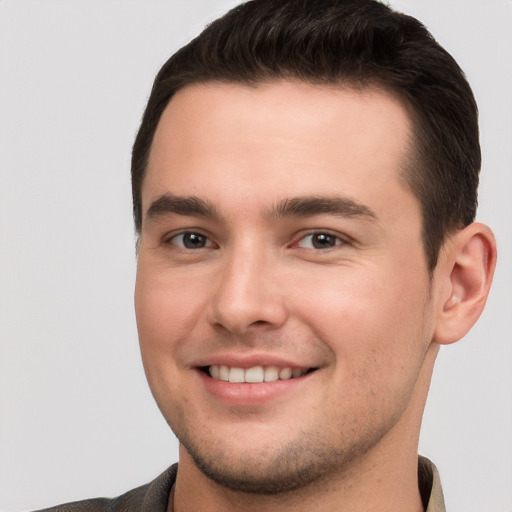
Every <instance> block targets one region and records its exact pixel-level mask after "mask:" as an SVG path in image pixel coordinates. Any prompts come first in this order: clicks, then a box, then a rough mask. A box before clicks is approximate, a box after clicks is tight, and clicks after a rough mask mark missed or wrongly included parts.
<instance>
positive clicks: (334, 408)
mask: <svg viewBox="0 0 512 512" xmlns="http://www.w3.org/2000/svg"><path fill="white" fill-rule="evenodd" d="M476 115H477V114H476V106H475V103H474V100H473V96H472V94H471V91H470V89H469V87H468V85H467V83H466V81H465V79H464V77H463V75H462V73H461V71H460V69H459V68H458V66H457V65H456V63H455V62H454V61H453V59H452V58H451V57H450V56H449V55H448V54H447V53H446V52H445V51H444V50H443V49H442V48H440V47H439V45H437V43H436V42H435V41H434V40H433V39H432V37H431V36H430V35H429V34H428V32H427V31H426V29H425V28H424V27H423V26H422V25H421V24H420V23H419V22H417V21H416V20H414V19H412V18H409V17H407V16H404V15H402V14H397V13H394V12H392V11H391V10H390V9H388V8H387V7H385V6H384V5H382V4H380V3H378V2H374V1H370V0H368V1H366V0H358V1H353V0H350V1H349V0H345V1H342V0H323V1H314V0H304V1H296V0H288V1H285V0H254V1H252V2H248V3H246V4H243V5H241V6H240V7H238V8H236V9H234V10H233V11H231V12H229V13H228V14H227V15H226V16H224V17H223V18H221V19H219V20H217V21H215V22H214V23H212V24H211V25H209V26H208V27H207V28H206V30H205V31H204V32H203V33H202V34H201V35H200V36H199V37H198V38H196V39H195V40H193V41H192V42H191V43H190V44H189V45H187V46H185V47H184V48H182V49H181V50H180V51H178V52H177V53H176V54H175V55H174V56H173V57H171V59H170V60H169V61H168V62H167V63H166V64H165V65H164V67H163V68H162V70H161V71H160V72H159V74H158V76H157V78H156V80H155V84H154V87H153V90H152V93H151V96H150V99H149V102H148V106H147V109H146V112H145V114H144V118H143V121H142V125H141V128H140V131H139V133H138V135H137V139H136V141H135V145H134V151H133V165H132V173H133V196H134V215H135V222H136V227H137V230H138V232H139V234H140V238H139V261H138V274H137V286H136V294H135V302H136V313H137V323H138V328H139V336H140V342H141V350H142V355H143V361H144V365H145V369H146V374H147V376H148V381H149V384H150V387H151V389H152V391H153V394H154V395H155V398H156V400H157V403H158V404H159V406H160V408H161V410H162V412H163V414H164V416H165V417H166V419H167V420H168V422H169V424H170V425H171V427H172V428H173V430H174V431H175V433H176V435H177V437H178V438H179V439H180V441H181V443H182V445H181V449H180V450H181V451H180V460H181V463H182V465H181V466H180V468H187V467H188V468H190V467H195V468H199V469H200V470H201V471H200V473H201V474H203V475H207V477H209V478H210V479H211V480H213V481H215V482H217V483H220V484H222V485H223V486H225V487H228V488H231V489H237V490H242V491H245V492H256V493H260V494H261V493H264V494H265V493H266V494H272V493H281V492H285V491H290V490H293V489H296V488H298V487H301V486H303V485H307V483H308V482H311V481H315V480H317V481H318V480H320V479H322V478H323V481H326V478H327V475H330V476H331V477H332V476H333V475H337V477H339V476H340V475H342V474H345V475H346V474H349V473H350V472H351V471H355V468H356V466H358V465H359V467H361V464H363V460H364V461H365V463H366V464H367V469H368V468H370V467H376V465H378V463H377V459H378V458H379V455H378V454H380V457H382V456H383V454H384V455H385V454H386V453H387V454H389V453H393V454H394V455H393V456H394V457H395V456H398V455H396V451H397V449H398V451H399V452H400V453H408V454H409V456H410V454H411V453H412V454H413V456H415V450H416V448H417V438H418V434H419V424H420V421H421V414H422V409H423V405H424V403H425V399H426V393H427V390H428V384H429V379H430V375H431V371H432V367H433V364H434V360H435V356H436V353H437V346H438V345H437V343H449V342H451V341H455V340H456V339H459V338H460V337H461V336H462V335H463V334H464V333H465V332H466V331H467V330H468V329H469V327H470V326H471V325H472V323H473V322H474V321H475V320H476V318H477V316H478V314H479V312H480V311H481V308H482V307H483V303H484V301H485V296H486V293H487V290H488V285H489V279H490V277H489V276H490V275H491V274H492V268H493V265H494V258H493V254H494V253H493V244H492V237H491V235H489V233H488V231H486V230H485V228H483V227H479V226H478V225H475V224H471V221H472V219H473V216H474V213H475V206H476V185H477V176H478V167H479V158H480V157H479V150H478V130H477V125H476ZM466 225H467V227H465V228H464V226H466ZM291 377H293V378H291ZM276 379H277V380H276ZM262 380H263V382H262ZM384 458H389V457H384ZM192 461H193V463H192ZM413 464H414V461H413ZM368 470H369V469H368ZM413 476H414V475H413Z"/></svg>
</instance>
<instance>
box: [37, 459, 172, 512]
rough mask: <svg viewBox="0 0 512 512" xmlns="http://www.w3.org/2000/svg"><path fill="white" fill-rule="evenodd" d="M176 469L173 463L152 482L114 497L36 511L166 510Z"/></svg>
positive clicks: (75, 502)
mask: <svg viewBox="0 0 512 512" xmlns="http://www.w3.org/2000/svg"><path fill="white" fill-rule="evenodd" d="M177 469H178V465H177V464H174V465H173V466H171V467H170V468H168V469H167V470H166V471H164V472H163V473H162V474H161V475H160V476H158V477H157V478H155V480H153V481H152V482H149V483H148V484H145V485H141V486H140V487H137V488H135V489H132V490H131V491H128V492H126V493H124V494H122V495H121V496H118V497H116V498H94V499H90V500H83V501H74V502H72V503H65V504H63V505H58V506H56V507H51V508H45V509H42V510H40V511H38V512H139V511H140V512H143V511H147V512H149V511H151V512H166V510H167V502H168V500H169V493H170V492H171V489H172V486H173V484H174V481H175V480H176V471H177Z"/></svg>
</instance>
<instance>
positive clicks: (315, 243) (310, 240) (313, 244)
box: [297, 233, 343, 249]
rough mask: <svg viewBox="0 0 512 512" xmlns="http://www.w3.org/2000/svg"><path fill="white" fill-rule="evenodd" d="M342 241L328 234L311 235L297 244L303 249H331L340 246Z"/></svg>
mask: <svg viewBox="0 0 512 512" xmlns="http://www.w3.org/2000/svg"><path fill="white" fill-rule="evenodd" d="M342 243H343V240H342V239H341V238H340V237H339V236H335V235H331V234H330V233H312V234H310V235H307V236H305V237H304V238H302V239H301V240H300V241H299V243H298V244H297V245H298V246H299V247H302V248H304V249H331V248H332V247H335V246H337V245H341V244H342Z"/></svg>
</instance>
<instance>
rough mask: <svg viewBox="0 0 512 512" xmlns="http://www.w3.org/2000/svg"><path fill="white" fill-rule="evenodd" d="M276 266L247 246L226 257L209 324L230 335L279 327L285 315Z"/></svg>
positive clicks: (266, 256) (272, 261) (277, 267)
mask: <svg viewBox="0 0 512 512" xmlns="http://www.w3.org/2000/svg"><path fill="white" fill-rule="evenodd" d="M279 274H280V272H279V264H278V263H277V262H276V261H275V258H272V257H269V255H267V254H265V252H264V251H256V250H254V248H253V247H251V246H250V245H249V246H248V247H246V249H236V250H233V251H231V253H230V254H229V255H228V254H227V255H226V260H225V262H224V266H223V269H222V271H221V272H220V273H219V275H218V276H217V279H216V287H215V292H214V294H213V297H212V300H211V321H212V323H213V324H214V325H215V326H217V327H221V328H223V329H226V330H227V331H229V332H231V333H233V334H237V335H240V334H245V333H248V332H249V331H254V330H257V329H262V328H264V329H265V328H266V329H275V328H278V327H280V326H282V325H283V324H284V323H285V322H286V319H287V316H288V313H287V308H286V304H285V298H284V295H283V290H282V287H281V286H280V283H279V279H278V277H279Z"/></svg>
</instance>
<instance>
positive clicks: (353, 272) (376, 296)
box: [300, 267, 428, 373]
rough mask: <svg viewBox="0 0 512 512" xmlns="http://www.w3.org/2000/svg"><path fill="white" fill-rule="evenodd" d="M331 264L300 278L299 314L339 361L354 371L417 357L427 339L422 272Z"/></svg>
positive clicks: (395, 366)
mask: <svg viewBox="0 0 512 512" xmlns="http://www.w3.org/2000/svg"><path fill="white" fill-rule="evenodd" d="M333 270H334V271H333V273H332V275H331V276H327V275H326V276H323V277H322V278H321V277H320V276H313V277H312V278H311V281H310V282H309V283H305V284H306V286H307V288H308V290H307V293H306V291H304V293H302V294H301V295H302V297H304V300H303V302H302V306H300V307H301V312H300V315H301V317H302V321H303V322H304V323H306V324H308V325H310V326H311V327H312V328H313V329H314V331H315V335H316V336H317V337H318V338H320V339H322V340H323V341H324V342H325V343H327V344H329V346H330V348H331V350H332V351H333V352H334V354H335V355H336V358H337V359H338V363H339V364H341V365H344V366H350V370H351V371H352V372H356V373H359V372H360V371H362V370H363V369H364V368H374V369H375V370H376V371H377V369H378V370H379V371H385V372H387V373H389V372H388V370H389V369H391V370H395V369H396V370H397V371H399V370H400V368H401V367H402V366H403V365H405V364H406V363H407V362H410V360H411V359H413V358H419V357H421V352H422V351H423V349H424V348H426V343H427V341H428V340H427V336H425V305H426V297H427V293H428V287H427V286H426V284H427V283H426V281H425V279H424V278H421V279H410V276H406V275H405V274H406V272H402V273H399V272H396V273H393V272H390V271H389V269H387V271H380V272H378V271H376V270H375V269H372V268H368V267H365V268H363V267H359V268H355V267H353V268H342V269H333ZM315 277H316V278H315ZM308 285H309V286H308ZM380 368H382V370H380Z"/></svg>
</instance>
